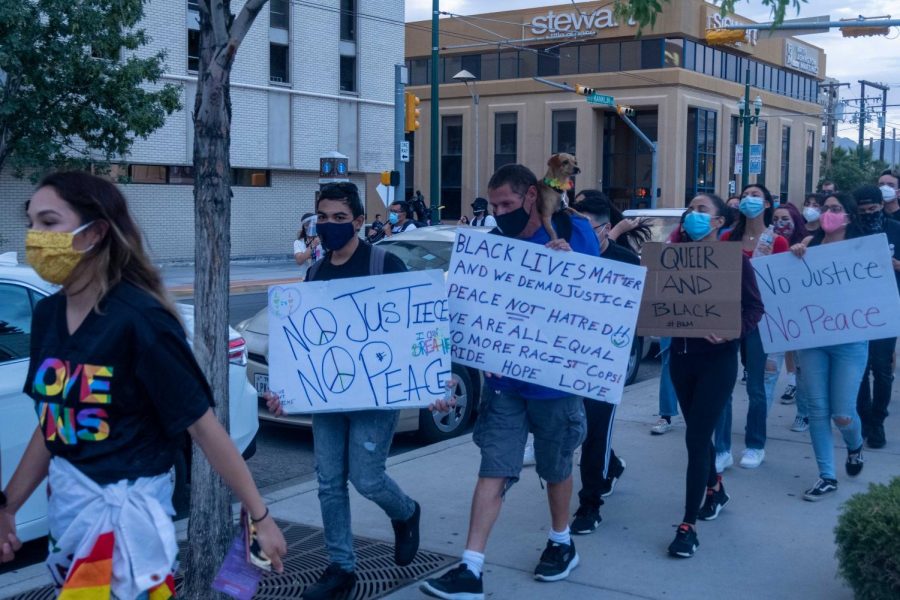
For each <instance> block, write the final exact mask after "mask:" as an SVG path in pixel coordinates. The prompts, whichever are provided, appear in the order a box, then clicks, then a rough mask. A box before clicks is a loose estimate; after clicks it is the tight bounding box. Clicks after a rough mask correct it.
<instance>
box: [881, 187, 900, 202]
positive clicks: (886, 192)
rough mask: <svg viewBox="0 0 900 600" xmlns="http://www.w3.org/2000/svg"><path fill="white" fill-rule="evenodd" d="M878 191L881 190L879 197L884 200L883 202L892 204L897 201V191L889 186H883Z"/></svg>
mask: <svg viewBox="0 0 900 600" xmlns="http://www.w3.org/2000/svg"><path fill="white" fill-rule="evenodd" d="M878 189H880V190H881V197H882V198H884V201H885V202H893V201H894V200H896V199H897V190H895V189H894V188H892V187H891V186H889V185H883V186H881V187H879V188H878Z"/></svg>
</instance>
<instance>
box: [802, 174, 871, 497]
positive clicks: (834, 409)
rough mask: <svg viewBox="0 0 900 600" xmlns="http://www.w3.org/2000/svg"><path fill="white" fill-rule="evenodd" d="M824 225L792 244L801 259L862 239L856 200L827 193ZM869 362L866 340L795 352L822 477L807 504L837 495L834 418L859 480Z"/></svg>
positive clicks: (808, 492) (849, 468) (849, 471)
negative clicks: (862, 395) (862, 397)
mask: <svg viewBox="0 0 900 600" xmlns="http://www.w3.org/2000/svg"><path fill="white" fill-rule="evenodd" d="M820 223H821V228H820V229H819V230H818V231H816V232H815V233H813V235H812V236H811V237H810V238H808V239H807V240H805V241H804V242H801V243H798V244H794V245H793V246H791V252H793V253H794V254H795V255H796V256H799V257H802V256H803V255H804V254H805V253H806V249H807V247H813V246H818V245H820V244H832V243H836V242H842V241H844V240H849V239H853V238H856V237H860V236H861V235H863V231H862V229H861V228H860V226H859V223H858V217H857V206H856V201H855V200H854V199H853V197H852V196H850V195H849V194H845V193H843V192H831V193H829V194H826V195H825V200H824V201H823V203H822V216H821V217H820ZM868 358H869V342H867V341H861V342H850V343H847V344H835V345H833V346H825V347H822V348H808V349H805V350H798V351H797V361H798V365H799V366H800V370H801V373H802V377H801V378H800V387H801V392H802V393H803V395H804V397H805V398H806V404H807V410H808V411H809V437H810V439H811V440H812V446H813V451H814V452H815V455H816V463H817V464H818V468H819V479H818V480H817V481H816V483H815V484H813V486H812V487H811V488H809V489H807V490H806V491H805V492H804V493H803V498H804V499H805V500H809V501H811V502H815V501H818V500H821V499H822V498H825V497H826V496H830V495H832V494H833V493H834V492H836V491H837V485H838V482H837V475H836V469H835V465H834V441H833V439H832V436H831V421H832V420H833V421H834V424H835V425H836V426H837V428H838V430H839V431H840V432H841V437H843V438H844V443H845V444H846V445H847V462H846V463H845V470H846V471H847V475H849V476H851V477H855V476H856V475H859V473H860V472H861V471H862V468H863V455H862V446H863V438H862V428H861V424H860V420H859V416H858V415H857V413H856V397H857V393H858V391H859V386H860V383H861V382H862V378H863V373H865V370H866V362H867V361H868Z"/></svg>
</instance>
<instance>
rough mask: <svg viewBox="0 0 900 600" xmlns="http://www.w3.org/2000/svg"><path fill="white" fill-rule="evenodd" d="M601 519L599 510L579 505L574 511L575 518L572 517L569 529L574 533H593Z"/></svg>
mask: <svg viewBox="0 0 900 600" xmlns="http://www.w3.org/2000/svg"><path fill="white" fill-rule="evenodd" d="M602 520H603V519H602V518H601V517H600V510H598V509H596V508H588V507H587V506H579V507H578V510H577V511H575V518H574V519H572V526H571V527H570V528H569V529H571V530H572V533H574V534H576V535H586V534H588V533H593V532H594V531H595V530H596V529H597V526H598V525H600V521H602Z"/></svg>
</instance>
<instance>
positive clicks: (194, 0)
mask: <svg viewBox="0 0 900 600" xmlns="http://www.w3.org/2000/svg"><path fill="white" fill-rule="evenodd" d="M187 7H188V10H193V11H196V12H200V0H187Z"/></svg>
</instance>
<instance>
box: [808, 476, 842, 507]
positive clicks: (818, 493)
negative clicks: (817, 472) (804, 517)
mask: <svg viewBox="0 0 900 600" xmlns="http://www.w3.org/2000/svg"><path fill="white" fill-rule="evenodd" d="M836 491H837V480H836V479H819V480H818V481H817V482H816V484H815V485H814V486H812V487H811V488H809V489H808V490H806V491H805V492H803V499H804V500H809V501H810V502H818V501H819V500H821V499H822V498H825V497H826V496H830V495H831V494H833V493H835V492H836Z"/></svg>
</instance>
